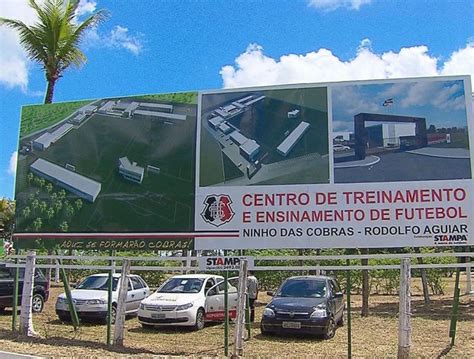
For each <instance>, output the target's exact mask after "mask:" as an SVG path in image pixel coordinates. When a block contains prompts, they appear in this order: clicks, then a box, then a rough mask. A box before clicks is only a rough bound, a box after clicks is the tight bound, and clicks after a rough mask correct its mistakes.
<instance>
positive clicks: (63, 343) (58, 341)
mask: <svg viewBox="0 0 474 359" xmlns="http://www.w3.org/2000/svg"><path fill="white" fill-rule="evenodd" d="M0 339H6V340H11V341H15V342H18V343H29V344H44V345H51V346H55V347H79V348H93V349H102V350H107V351H110V352H114V353H121V354H154V355H160V354H166V353H155V352H154V351H152V350H148V349H144V348H128V347H113V346H108V345H107V344H105V343H99V342H94V341H91V340H82V339H77V338H74V339H69V338H62V337H48V338H34V337H26V336H21V335H18V334H17V333H12V332H11V331H7V330H4V329H0ZM177 354H178V355H180V354H179V353H177Z"/></svg>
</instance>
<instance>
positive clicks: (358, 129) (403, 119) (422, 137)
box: [354, 113, 428, 160]
mask: <svg viewBox="0 0 474 359" xmlns="http://www.w3.org/2000/svg"><path fill="white" fill-rule="evenodd" d="M369 121H370V122H398V123H414V124H415V136H414V141H413V143H412V145H411V148H412V149H415V148H421V147H426V146H427V145H428V138H427V135H426V119H425V118H424V117H411V116H397V115H386V114H380V113H359V114H357V115H355V116H354V138H355V146H354V150H355V157H356V159H357V160H363V159H365V152H366V150H367V142H368V132H367V129H366V127H365V122H369Z"/></svg>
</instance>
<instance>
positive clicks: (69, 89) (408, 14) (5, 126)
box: [0, 0, 474, 198]
mask: <svg viewBox="0 0 474 359" xmlns="http://www.w3.org/2000/svg"><path fill="white" fill-rule="evenodd" d="M39 1H42V0H39ZM97 9H107V10H108V11H109V13H110V17H109V19H108V21H107V22H106V23H105V24H102V25H101V26H99V27H98V28H97V29H94V30H92V31H90V32H89V33H88V34H87V35H86V37H85V39H84V41H83V43H82V49H83V51H84V53H85V54H86V56H87V58H88V62H87V64H85V65H84V66H83V67H82V68H80V69H69V70H67V72H66V73H65V74H64V77H63V78H61V79H60V80H59V81H58V83H57V86H56V92H55V97H54V101H55V102H60V101H70V100H77V99H92V98H102V97H112V96H126V95H133V94H145V93H163V92H174V91H188V90H207V89H219V88H223V87H225V88H232V87H246V86H256V85H274V84H286V83H303V82H328V81H341V80H361V79H364V80H366V79H385V78H400V77H417V76H438V75H471V76H473V77H474V0H438V1H435V2H434V1H432V0H417V1H413V0H249V1H244V0H209V1H204V0H200V1H198V0H162V1H140V0H128V1H125V0H81V2H80V6H79V11H78V15H77V16H78V19H79V20H81V19H83V18H84V17H85V16H87V15H88V14H90V13H91V12H93V11H96V10H97ZM0 17H8V18H15V19H21V20H22V21H24V22H25V23H28V24H31V23H33V22H34V21H35V16H34V13H33V12H32V11H31V9H29V8H28V6H27V1H26V0H2V1H1V2H0ZM45 86H46V85H45V80H44V76H43V74H42V72H41V68H40V67H39V66H38V65H36V64H34V63H31V62H29V61H28V60H27V59H26V57H25V54H24V53H23V51H22V49H21V47H20V46H19V41H18V38H17V36H16V34H15V33H14V32H13V31H11V30H9V29H7V28H5V27H0V109H1V111H0V134H1V137H0V198H1V197H7V198H13V191H14V176H15V168H16V166H15V165H16V149H17V143H18V128H19V119H20V111H21V106H23V105H27V104H40V103H42V101H43V97H44V92H45Z"/></svg>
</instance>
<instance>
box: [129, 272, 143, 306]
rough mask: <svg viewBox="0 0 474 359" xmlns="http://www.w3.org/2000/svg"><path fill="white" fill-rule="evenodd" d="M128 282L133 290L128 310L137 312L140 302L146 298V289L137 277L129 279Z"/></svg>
mask: <svg viewBox="0 0 474 359" xmlns="http://www.w3.org/2000/svg"><path fill="white" fill-rule="evenodd" d="M130 281H131V282H132V286H133V290H132V293H131V299H132V300H131V302H130V309H128V310H138V307H139V306H140V302H141V301H142V300H143V299H145V298H146V296H147V289H146V288H145V286H144V284H143V283H142V281H141V280H140V279H139V278H138V277H135V276H133V277H130Z"/></svg>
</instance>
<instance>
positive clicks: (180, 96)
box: [131, 92, 198, 105]
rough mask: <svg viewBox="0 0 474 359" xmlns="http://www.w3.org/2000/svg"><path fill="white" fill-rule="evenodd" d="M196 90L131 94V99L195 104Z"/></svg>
mask: <svg viewBox="0 0 474 359" xmlns="http://www.w3.org/2000/svg"><path fill="white" fill-rule="evenodd" d="M197 96H198V93H197V92H176V93H165V94H156V95H142V96H133V97H131V99H133V100H137V101H166V102H173V103H183V104H190V105H195V104H197Z"/></svg>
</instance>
